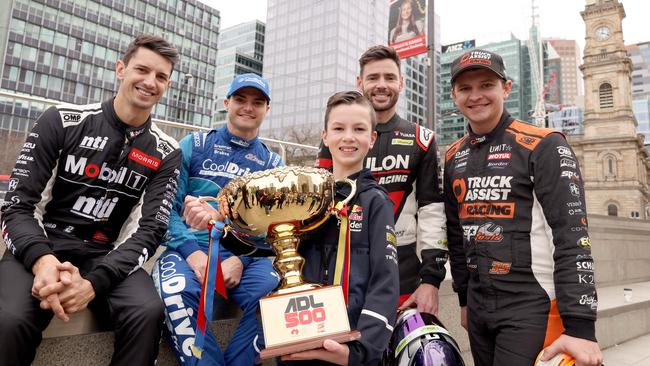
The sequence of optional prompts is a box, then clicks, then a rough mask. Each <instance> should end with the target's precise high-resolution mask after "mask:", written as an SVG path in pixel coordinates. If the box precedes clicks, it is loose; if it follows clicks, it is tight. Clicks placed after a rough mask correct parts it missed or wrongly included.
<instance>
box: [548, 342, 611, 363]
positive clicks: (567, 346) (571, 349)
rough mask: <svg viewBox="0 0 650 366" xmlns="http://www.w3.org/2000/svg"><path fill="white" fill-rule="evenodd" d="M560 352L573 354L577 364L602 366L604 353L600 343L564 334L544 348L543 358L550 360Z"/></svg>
mask: <svg viewBox="0 0 650 366" xmlns="http://www.w3.org/2000/svg"><path fill="white" fill-rule="evenodd" d="M560 352H564V353H566V354H569V355H571V356H573V358H575V359H576V366H600V365H601V364H602V363H603V354H602V353H601V352H600V347H598V343H596V342H592V341H590V340H588V339H582V338H576V337H571V336H568V335H566V334H562V335H561V336H560V337H559V338H558V339H556V340H555V342H553V343H551V345H550V346H548V347H546V349H544V354H543V355H542V357H541V360H542V361H548V360H550V359H551V358H553V357H554V356H555V355H556V354H558V353H560Z"/></svg>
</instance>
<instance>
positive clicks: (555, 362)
mask: <svg viewBox="0 0 650 366" xmlns="http://www.w3.org/2000/svg"><path fill="white" fill-rule="evenodd" d="M543 354H544V350H542V352H540V353H539V355H537V360H535V365H534V366H575V364H576V360H575V359H574V358H573V357H571V356H569V355H567V354H566V353H558V354H557V355H555V357H553V358H551V359H550V360H548V361H542V360H540V358H542V355H543Z"/></svg>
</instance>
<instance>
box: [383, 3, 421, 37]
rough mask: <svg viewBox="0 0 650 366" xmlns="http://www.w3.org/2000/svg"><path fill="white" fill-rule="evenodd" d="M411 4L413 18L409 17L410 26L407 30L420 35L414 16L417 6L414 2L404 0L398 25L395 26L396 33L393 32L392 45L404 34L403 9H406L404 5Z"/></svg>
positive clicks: (398, 17) (400, 8)
mask: <svg viewBox="0 0 650 366" xmlns="http://www.w3.org/2000/svg"><path fill="white" fill-rule="evenodd" d="M406 3H409V4H411V16H409V20H408V22H409V25H408V27H407V28H406V30H407V31H409V32H413V33H415V34H417V35H418V36H419V35H420V30H419V29H418V27H417V26H416V25H415V16H414V15H413V12H414V9H413V8H414V7H415V4H413V0H404V1H402V6H400V7H399V14H398V15H397V24H395V28H393V30H395V32H393V37H391V40H390V43H395V40H396V39H397V37H399V36H400V35H401V34H402V22H403V21H402V9H403V8H404V4H406Z"/></svg>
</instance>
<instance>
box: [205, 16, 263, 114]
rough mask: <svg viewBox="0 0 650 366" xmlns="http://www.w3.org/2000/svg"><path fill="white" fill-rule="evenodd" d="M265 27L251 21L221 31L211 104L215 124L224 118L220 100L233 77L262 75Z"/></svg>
mask: <svg viewBox="0 0 650 366" xmlns="http://www.w3.org/2000/svg"><path fill="white" fill-rule="evenodd" d="M265 28H266V25H265V24H264V23H263V22H261V21H259V20H253V21H250V22H246V23H241V24H238V25H235V26H232V27H229V28H224V29H222V30H221V34H219V51H218V52H217V78H216V100H217V102H216V106H215V108H216V116H215V122H216V123H217V124H218V123H223V122H225V120H226V110H225V108H224V105H223V101H224V99H225V98H226V93H228V88H229V87H230V83H231V82H232V80H233V79H234V78H235V76H237V75H241V74H246V73H253V74H257V75H262V71H263V63H264V33H265ZM272 96H273V95H272Z"/></svg>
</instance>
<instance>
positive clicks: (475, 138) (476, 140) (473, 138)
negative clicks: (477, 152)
mask: <svg viewBox="0 0 650 366" xmlns="http://www.w3.org/2000/svg"><path fill="white" fill-rule="evenodd" d="M510 121H512V118H511V117H510V113H508V111H507V110H506V109H505V108H504V109H503V114H501V119H499V123H498V124H497V126H496V127H495V128H494V129H493V130H492V131H490V132H489V133H487V134H485V135H478V134H475V133H474V131H472V128H471V127H470V125H469V124H468V125H467V131H468V134H469V142H470V148H471V147H478V146H480V145H481V144H484V143H489V142H490V141H492V140H493V139H494V137H495V136H498V135H500V134H501V131H502V130H503V129H504V128H506V127H507V126H508V125H509V124H510Z"/></svg>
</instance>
